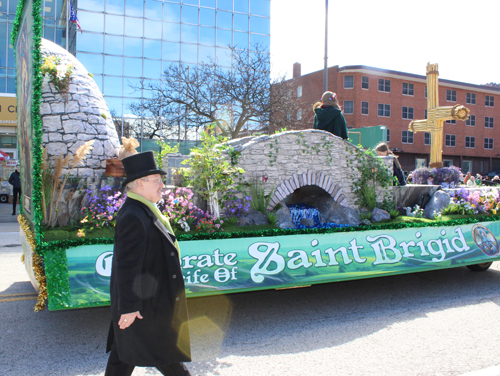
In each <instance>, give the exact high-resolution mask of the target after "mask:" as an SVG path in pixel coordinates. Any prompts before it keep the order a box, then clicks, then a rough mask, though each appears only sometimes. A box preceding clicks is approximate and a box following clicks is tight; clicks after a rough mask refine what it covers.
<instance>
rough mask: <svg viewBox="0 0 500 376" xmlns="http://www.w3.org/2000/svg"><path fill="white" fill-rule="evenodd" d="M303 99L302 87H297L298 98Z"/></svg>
mask: <svg viewBox="0 0 500 376" xmlns="http://www.w3.org/2000/svg"><path fill="white" fill-rule="evenodd" d="M301 97H302V86H299V87H297V98H301Z"/></svg>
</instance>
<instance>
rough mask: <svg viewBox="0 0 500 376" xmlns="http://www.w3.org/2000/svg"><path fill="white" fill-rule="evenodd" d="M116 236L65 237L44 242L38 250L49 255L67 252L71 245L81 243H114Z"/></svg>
mask: <svg viewBox="0 0 500 376" xmlns="http://www.w3.org/2000/svg"><path fill="white" fill-rule="evenodd" d="M114 241H115V239H114V238H91V239H85V238H82V239H72V240H69V239H65V240H54V241H51V242H42V243H41V244H40V245H39V246H38V247H37V248H38V249H37V252H38V254H40V255H44V256H45V255H47V254H50V253H52V252H66V249H68V248H70V247H78V246H81V245H94V244H113V243H114Z"/></svg>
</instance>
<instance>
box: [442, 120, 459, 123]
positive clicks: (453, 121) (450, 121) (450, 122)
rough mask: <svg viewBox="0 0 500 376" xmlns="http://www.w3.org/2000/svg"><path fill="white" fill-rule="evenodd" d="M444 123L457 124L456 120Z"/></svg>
mask: <svg viewBox="0 0 500 376" xmlns="http://www.w3.org/2000/svg"><path fill="white" fill-rule="evenodd" d="M445 123H446V124H457V121H456V120H446V121H445Z"/></svg>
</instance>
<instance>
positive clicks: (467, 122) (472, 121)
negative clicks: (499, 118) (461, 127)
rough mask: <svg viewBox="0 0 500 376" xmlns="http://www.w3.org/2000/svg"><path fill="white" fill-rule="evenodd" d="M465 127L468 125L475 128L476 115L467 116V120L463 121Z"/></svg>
mask: <svg viewBox="0 0 500 376" xmlns="http://www.w3.org/2000/svg"><path fill="white" fill-rule="evenodd" d="M465 125H468V126H469V127H475V126H476V115H469V118H468V119H467V120H465Z"/></svg>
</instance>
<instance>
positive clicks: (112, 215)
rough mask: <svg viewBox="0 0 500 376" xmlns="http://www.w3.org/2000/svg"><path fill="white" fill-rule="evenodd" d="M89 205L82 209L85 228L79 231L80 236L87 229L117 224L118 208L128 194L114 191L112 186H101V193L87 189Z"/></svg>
mask: <svg viewBox="0 0 500 376" xmlns="http://www.w3.org/2000/svg"><path fill="white" fill-rule="evenodd" d="M87 194H88V206H85V207H83V208H82V209H81V214H82V217H83V219H82V220H81V221H80V223H81V225H82V227H83V228H81V229H80V230H79V231H78V237H84V236H85V231H93V230H96V229H99V228H102V227H106V226H107V227H111V226H114V225H115V222H116V215H117V213H118V209H120V207H121V206H122V205H123V203H124V202H125V199H126V196H127V195H126V194H122V193H121V192H120V191H113V189H112V188H111V187H110V186H107V185H106V186H104V187H101V189H100V190H99V194H97V195H93V194H92V190H90V189H88V190H87Z"/></svg>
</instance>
